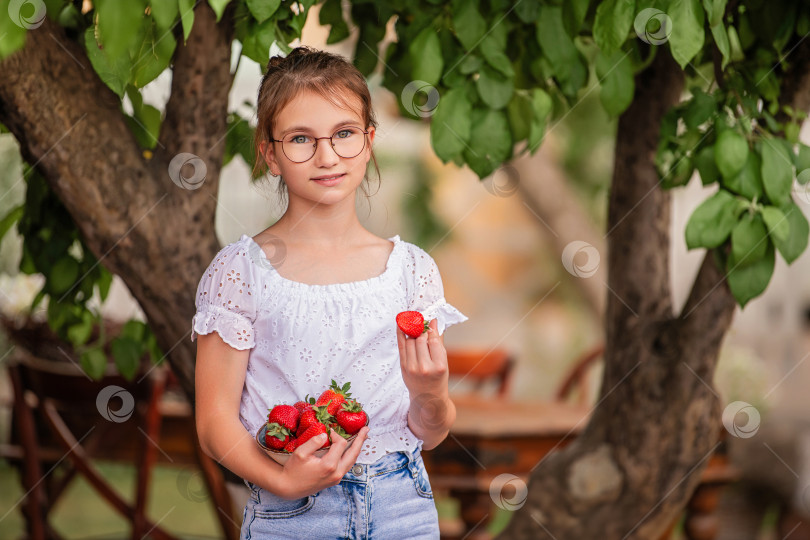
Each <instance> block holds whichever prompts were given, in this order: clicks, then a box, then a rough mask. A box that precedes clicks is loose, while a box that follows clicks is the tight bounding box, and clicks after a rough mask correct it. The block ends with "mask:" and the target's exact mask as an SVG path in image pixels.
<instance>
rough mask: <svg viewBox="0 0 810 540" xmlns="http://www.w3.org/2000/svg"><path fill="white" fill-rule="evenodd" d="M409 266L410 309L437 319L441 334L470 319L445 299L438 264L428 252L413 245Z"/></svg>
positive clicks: (426, 318) (428, 317)
mask: <svg viewBox="0 0 810 540" xmlns="http://www.w3.org/2000/svg"><path fill="white" fill-rule="evenodd" d="M407 266H410V268H409V272H408V274H409V275H410V277H411V279H412V281H411V283H410V285H411V292H410V307H409V308H408V309H411V310H414V311H418V312H420V313H421V314H422V315H423V316H424V317H425V320H426V321H429V320H431V319H436V320H437V321H436V323H437V327H438V330H439V335H442V334H444V331H445V329H446V328H448V327H449V326H452V325H454V324H457V323H461V322H464V321H466V320H467V319H468V317H467V316H466V315H464V314H463V313H461V312H460V311H459V310H458V309H456V308H455V307H453V306H452V305H450V304H449V303H447V301H446V300H445V298H444V286H443V284H442V276H441V274H440V273H439V267H438V266H437V265H436V261H434V260H433V258H432V257H431V256H430V255H428V254H427V252H425V251H424V250H423V249H422V248H420V247H418V246H415V245H414V246H413V247H412V249H411V258H410V259H409V260H408V262H407Z"/></svg>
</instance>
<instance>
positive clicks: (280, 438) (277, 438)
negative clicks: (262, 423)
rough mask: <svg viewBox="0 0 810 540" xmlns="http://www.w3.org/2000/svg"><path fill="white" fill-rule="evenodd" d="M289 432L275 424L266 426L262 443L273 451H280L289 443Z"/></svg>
mask: <svg viewBox="0 0 810 540" xmlns="http://www.w3.org/2000/svg"><path fill="white" fill-rule="evenodd" d="M290 440H291V439H290V432H289V431H288V430H287V428H285V427H284V426H282V425H279V424H277V423H275V422H273V423H271V424H268V425H267V431H265V433H264V443H265V444H266V445H267V446H268V447H269V448H272V449H274V450H281V449H282V448H284V446H285V445H286V444H287V443H288V442H289V441H290Z"/></svg>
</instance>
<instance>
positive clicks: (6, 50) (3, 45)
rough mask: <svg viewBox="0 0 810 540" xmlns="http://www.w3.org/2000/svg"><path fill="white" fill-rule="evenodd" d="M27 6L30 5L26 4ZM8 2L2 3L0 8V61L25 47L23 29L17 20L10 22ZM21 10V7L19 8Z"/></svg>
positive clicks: (10, 15)
mask: <svg viewBox="0 0 810 540" xmlns="http://www.w3.org/2000/svg"><path fill="white" fill-rule="evenodd" d="M28 5H29V6H30V5H32V4H28ZM9 7H11V6H10V5H9V3H8V2H3V5H2V6H0V60H2V59H4V58H6V57H7V56H9V55H10V54H11V53H13V52H15V51H18V50H20V49H22V48H23V46H24V45H25V32H26V30H25V27H24V21H23V24H22V25H20V24H16V23H19V22H21V21H20V20H19V19H17V20H16V22H15V21H14V20H12V16H14V15H13V14H12V13H9ZM21 8H22V6H21Z"/></svg>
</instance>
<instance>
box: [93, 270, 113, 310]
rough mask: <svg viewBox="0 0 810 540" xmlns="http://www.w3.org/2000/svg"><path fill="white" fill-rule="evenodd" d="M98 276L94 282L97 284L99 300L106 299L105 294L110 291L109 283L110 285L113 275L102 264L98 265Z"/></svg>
mask: <svg viewBox="0 0 810 540" xmlns="http://www.w3.org/2000/svg"><path fill="white" fill-rule="evenodd" d="M100 268H101V271H100V274H101V275H100V276H99V278H98V281H97V282H96V284H97V285H98V294H99V296H100V297H101V301H102V302H103V301H104V300H106V299H107V295H108V294H109V293H110V285H112V279H113V275H112V274H111V273H110V272H109V271H108V270H107V269H106V268H104V267H103V266H100Z"/></svg>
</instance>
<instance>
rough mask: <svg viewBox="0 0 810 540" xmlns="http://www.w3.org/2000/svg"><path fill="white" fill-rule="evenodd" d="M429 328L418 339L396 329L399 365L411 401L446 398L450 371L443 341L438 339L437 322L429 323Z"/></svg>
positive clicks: (434, 320) (440, 338)
mask: <svg viewBox="0 0 810 540" xmlns="http://www.w3.org/2000/svg"><path fill="white" fill-rule="evenodd" d="M429 326H430V327H429V329H428V331H427V332H425V333H423V334H422V335H420V336H419V337H418V338H412V337H408V336H406V335H405V333H404V332H403V331H402V330H400V329H399V327H397V345H398V346H399V365H400V368H401V369H402V379H403V381H404V382H405V386H406V387H407V388H408V391H409V392H410V394H411V399H412V400H413V399H415V398H417V397H418V396H430V397H431V398H439V399H444V398H446V397H447V382H448V378H449V374H450V370H449V368H448V366H447V351H446V350H445V348H444V338H443V337H442V336H440V335H439V331H438V327H437V321H436V319H433V320H431V321H430V325H429Z"/></svg>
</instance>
